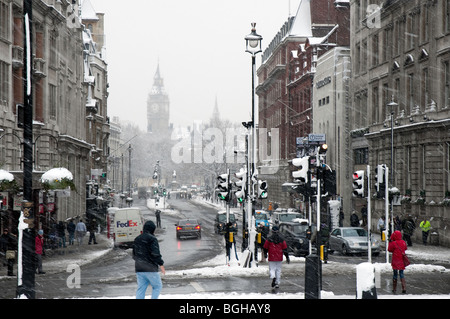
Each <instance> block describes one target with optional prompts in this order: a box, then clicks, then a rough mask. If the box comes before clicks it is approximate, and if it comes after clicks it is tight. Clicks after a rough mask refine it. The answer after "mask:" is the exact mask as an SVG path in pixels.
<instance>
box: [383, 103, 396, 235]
mask: <svg viewBox="0 0 450 319" xmlns="http://www.w3.org/2000/svg"><path fill="white" fill-rule="evenodd" d="M388 106H389V107H390V110H391V168H390V170H391V187H394V107H397V106H398V104H397V103H395V102H394V96H392V100H391V102H390V103H389V104H388ZM386 188H387V189H388V188H389V185H386ZM388 194H389V192H388ZM386 200H388V199H386ZM388 222H389V220H386V226H387V223H388ZM386 229H388V227H386ZM391 229H394V201H393V200H392V201H391Z"/></svg>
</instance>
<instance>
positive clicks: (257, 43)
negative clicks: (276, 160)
mask: <svg viewBox="0 0 450 319" xmlns="http://www.w3.org/2000/svg"><path fill="white" fill-rule="evenodd" d="M251 25H252V31H251V33H250V34H249V35H247V36H246V37H245V43H246V50H245V52H248V53H250V54H251V55H252V121H251V124H250V125H251V126H250V127H251V136H252V138H251V152H248V154H249V162H250V163H251V165H249V170H248V178H247V192H248V194H247V195H248V196H247V216H248V217H247V223H248V240H249V245H248V247H249V250H250V254H252V253H253V251H254V236H255V233H256V231H255V225H254V223H253V222H252V213H253V207H252V206H253V203H252V202H253V201H254V200H255V191H254V188H253V187H252V180H253V176H254V173H255V159H256V133H255V132H256V121H255V73H256V55H257V54H258V53H261V52H262V49H261V43H262V39H263V38H262V36H260V35H259V34H257V33H256V23H252V24H251ZM249 144H250V143H249ZM249 148H250V147H249ZM250 189H251V196H250ZM255 257H256V256H255ZM249 260H251V258H250V259H249Z"/></svg>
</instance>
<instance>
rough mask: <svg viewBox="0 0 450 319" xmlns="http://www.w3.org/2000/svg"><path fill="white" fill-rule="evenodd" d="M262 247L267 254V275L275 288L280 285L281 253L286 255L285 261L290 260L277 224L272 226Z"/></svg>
mask: <svg viewBox="0 0 450 319" xmlns="http://www.w3.org/2000/svg"><path fill="white" fill-rule="evenodd" d="M264 249H266V250H267V253H268V255H269V258H268V259H269V275H270V279H272V287H273V288H276V289H277V288H279V285H280V279H281V263H282V261H283V255H284V256H285V257H286V262H287V263H288V264H289V262H290V259H289V254H288V251H287V244H286V241H285V240H284V239H283V237H281V235H280V233H279V232H278V227H277V226H273V227H272V232H271V234H270V235H269V237H268V238H267V240H266V242H265V243H264Z"/></svg>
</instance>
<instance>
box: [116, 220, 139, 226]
mask: <svg viewBox="0 0 450 319" xmlns="http://www.w3.org/2000/svg"><path fill="white" fill-rule="evenodd" d="M137 225H138V223H137V222H134V221H132V220H127V222H126V223H121V222H117V227H137Z"/></svg>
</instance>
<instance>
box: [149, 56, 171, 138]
mask: <svg viewBox="0 0 450 319" xmlns="http://www.w3.org/2000/svg"><path fill="white" fill-rule="evenodd" d="M169 104H170V103H169V96H168V95H167V93H166V92H165V90H164V80H163V78H161V75H160V72H159V64H158V68H157V69H156V73H155V76H154V77H153V87H152V90H151V92H150V94H149V95H148V99H147V132H148V133H152V134H154V135H157V136H161V137H170V135H169V134H170V131H169Z"/></svg>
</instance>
